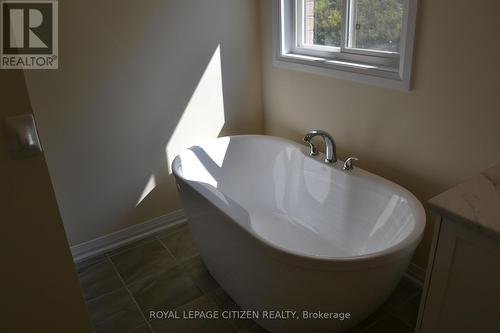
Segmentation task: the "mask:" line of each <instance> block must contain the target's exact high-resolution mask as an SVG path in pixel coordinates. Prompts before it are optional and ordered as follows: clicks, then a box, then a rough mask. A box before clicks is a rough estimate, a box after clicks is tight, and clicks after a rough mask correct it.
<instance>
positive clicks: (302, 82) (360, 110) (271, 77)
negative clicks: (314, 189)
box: [260, 0, 500, 266]
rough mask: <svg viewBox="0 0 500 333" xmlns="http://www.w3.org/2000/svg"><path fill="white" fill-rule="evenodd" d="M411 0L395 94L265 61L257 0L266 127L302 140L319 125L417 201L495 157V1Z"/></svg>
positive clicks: (264, 11)
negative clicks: (408, 55) (408, 69)
mask: <svg viewBox="0 0 500 333" xmlns="http://www.w3.org/2000/svg"><path fill="white" fill-rule="evenodd" d="M419 2H420V7H419V14H418V22H417V37H416V46H415V50H416V51H415V63H414V67H413V73H414V75H413V90H412V91H411V92H399V91H395V90H389V89H384V88H379V87H374V86H369V85H363V84H358V83H353V82H348V81H341V80H337V79H334V78H329V77H323V76H317V75H313V74H306V73H301V72H296V71H291V70H284V69H278V68H275V67H273V66H272V52H271V1H269V0H261V1H260V4H261V26H262V43H263V46H262V59H263V60H262V66H263V67H262V73H263V98H264V116H265V120H264V122H265V130H266V132H267V133H268V134H273V135H279V136H284V137H289V138H291V139H294V140H300V139H301V137H302V135H303V134H304V133H305V131H306V130H307V129H309V128H314V127H319V128H322V129H325V130H327V131H329V132H330V133H332V134H333V135H334V137H335V139H336V140H337V144H338V146H339V152H340V156H341V157H342V158H344V157H346V156H348V155H354V156H357V157H359V158H360V162H359V165H360V166H362V167H363V168H365V169H367V170H369V171H372V172H374V173H377V174H379V175H382V176H384V177H386V178H388V179H391V180H393V181H395V182H397V183H399V184H401V185H403V186H405V187H406V188H408V189H409V190H411V191H412V192H413V193H414V194H416V195H417V196H418V197H419V198H420V199H421V200H422V201H423V202H425V201H426V200H427V199H429V198H430V197H432V196H433V195H435V194H438V193H439V192H441V191H443V190H445V189H447V188H448V187H450V186H452V185H454V184H457V183H459V182H460V181H462V180H464V179H466V178H468V177H470V176H472V175H474V174H476V173H478V172H480V171H482V170H483V169H486V168H487V167H489V166H491V165H492V164H494V163H496V162H498V161H500V103H499V93H500V66H498V60H499V59H500V47H499V44H498V42H497V41H498V36H500V24H498V13H499V12H500V2H499V1H498V0H483V1H480V8H479V9H477V8H476V9H477V10H474V9H472V7H471V2H470V1H465V0H459V1H457V0H440V1H430V0H420V1H419ZM478 4H479V3H478ZM429 224H432V221H429ZM429 231H430V228H428V230H427V232H426V236H425V240H424V242H423V243H422V245H421V246H420V248H419V249H418V250H417V253H416V256H415V258H414V260H415V262H416V263H417V264H419V265H421V266H424V265H425V262H426V258H427V253H428V247H429V242H430V232H429Z"/></svg>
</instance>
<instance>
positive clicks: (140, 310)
mask: <svg viewBox="0 0 500 333" xmlns="http://www.w3.org/2000/svg"><path fill="white" fill-rule="evenodd" d="M106 257H107V258H108V260H109V262H110V263H111V266H112V267H113V269H114V270H115V272H116V274H118V278H119V279H120V281H121V282H122V284H123V287H124V288H125V290H126V291H127V292H128V294H129V295H130V297H131V298H132V301H133V302H134V304H135V306H136V307H137V309H138V310H139V313H140V314H141V316H142V319H144V321H145V322H146V325H148V327H149V329H150V330H151V332H154V330H153V327H152V326H151V324H150V323H149V322H148V321H147V319H146V316H145V315H144V313H143V312H142V309H141V307H140V306H139V304H138V303H137V301H136V300H135V297H134V295H133V294H132V292H131V291H130V289H129V288H128V287H127V285H126V284H125V280H123V278H122V276H121V275H120V272H118V269H117V268H116V266H115V264H114V263H113V261H112V260H111V258H110V256H109V255H107V254H106Z"/></svg>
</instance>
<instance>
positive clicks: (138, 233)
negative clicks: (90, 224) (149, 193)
mask: <svg viewBox="0 0 500 333" xmlns="http://www.w3.org/2000/svg"><path fill="white" fill-rule="evenodd" d="M184 222H186V215H185V214H184V211H183V210H182V209H180V210H176V211H174V212H171V213H169V214H165V215H162V216H159V217H157V218H154V219H152V220H149V221H146V222H142V223H140V224H135V225H132V226H130V227H128V228H125V229H122V230H119V231H116V232H113V233H111V234H109V235H105V236H101V237H99V238H96V239H92V240H90V241H88V242H84V243H81V244H78V245H75V246H72V247H71V253H72V255H73V260H74V261H75V262H79V261H82V260H84V259H87V258H91V257H94V256H97V255H100V254H103V253H105V252H108V251H111V250H113V249H116V248H118V247H120V246H123V245H126V244H128V243H131V242H134V241H137V240H140V239H142V238H145V237H147V236H150V235H152V234H154V233H157V232H159V231H161V230H163V229H167V228H169V227H171V226H174V225H177V224H180V223H184Z"/></svg>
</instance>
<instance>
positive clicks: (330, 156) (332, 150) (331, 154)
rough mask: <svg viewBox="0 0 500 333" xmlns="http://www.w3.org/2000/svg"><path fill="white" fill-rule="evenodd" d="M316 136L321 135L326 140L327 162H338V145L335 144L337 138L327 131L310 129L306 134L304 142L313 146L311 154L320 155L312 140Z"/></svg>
mask: <svg viewBox="0 0 500 333" xmlns="http://www.w3.org/2000/svg"><path fill="white" fill-rule="evenodd" d="M315 136H321V137H322V138H323V140H325V147H326V158H325V163H335V162H337V147H336V146H335V140H334V139H333V137H332V136H331V135H330V134H328V133H327V132H325V131H322V130H316V129H315V130H310V131H309V132H308V133H307V134H306V136H304V139H303V140H304V142H306V143H308V144H309V147H310V148H311V152H310V155H311V156H315V155H318V150H317V149H316V146H314V144H313V143H312V142H311V140H312V138H314V137H315Z"/></svg>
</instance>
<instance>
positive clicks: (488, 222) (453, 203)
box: [429, 163, 500, 236]
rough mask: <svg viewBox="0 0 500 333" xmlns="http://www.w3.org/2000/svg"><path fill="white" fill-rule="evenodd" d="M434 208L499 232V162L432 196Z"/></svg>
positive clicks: (431, 201)
mask: <svg viewBox="0 0 500 333" xmlns="http://www.w3.org/2000/svg"><path fill="white" fill-rule="evenodd" d="M429 204H430V206H431V207H432V209H433V210H435V211H437V212H438V213H439V214H441V215H443V216H447V217H450V218H451V219H455V220H458V221H463V222H467V223H472V224H473V226H475V227H479V228H480V229H484V230H485V231H487V232H492V233H494V234H495V235H497V236H498V235H500V163H498V164H497V165H495V166H494V167H492V168H490V169H488V170H486V171H484V172H481V173H480V174H479V175H477V176H475V177H473V178H471V179H469V180H467V181H465V182H463V183H461V184H460V185H457V186H455V187H452V188H451V189H449V190H447V191H446V192H443V193H441V194H439V195H437V196H435V197H434V198H432V199H431V200H429Z"/></svg>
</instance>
